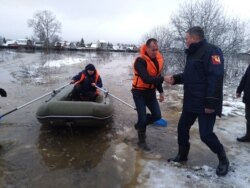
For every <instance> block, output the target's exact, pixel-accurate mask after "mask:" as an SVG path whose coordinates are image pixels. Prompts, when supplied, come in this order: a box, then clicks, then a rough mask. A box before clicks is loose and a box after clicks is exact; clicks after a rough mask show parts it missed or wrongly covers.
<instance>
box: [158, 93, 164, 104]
mask: <svg viewBox="0 0 250 188" xmlns="http://www.w3.org/2000/svg"><path fill="white" fill-rule="evenodd" d="M159 101H160V102H163V101H164V93H160V99H159Z"/></svg>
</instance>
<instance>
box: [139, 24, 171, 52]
mask: <svg viewBox="0 0 250 188" xmlns="http://www.w3.org/2000/svg"><path fill="white" fill-rule="evenodd" d="M149 38H155V39H156V40H157V41H158V45H159V48H160V50H161V51H163V52H164V51H166V49H167V48H170V46H171V44H172V43H173V41H174V36H173V34H172V32H171V31H170V30H169V29H168V28H167V27H164V26H157V27H154V28H153V29H152V30H151V31H150V32H148V33H146V34H145V35H144V37H143V39H142V40H143V42H145V41H146V40H147V39H149Z"/></svg>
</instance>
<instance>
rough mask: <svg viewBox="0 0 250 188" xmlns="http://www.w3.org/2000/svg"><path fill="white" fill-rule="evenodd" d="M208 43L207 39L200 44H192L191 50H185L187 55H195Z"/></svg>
mask: <svg viewBox="0 0 250 188" xmlns="http://www.w3.org/2000/svg"><path fill="white" fill-rule="evenodd" d="M206 43H207V40H206V39H203V40H201V41H200V42H197V43H193V44H190V46H189V48H188V49H186V50H185V53H186V54H187V55H189V54H193V53H195V52H196V51H197V50H198V49H199V48H200V47H201V46H203V45H204V44H206Z"/></svg>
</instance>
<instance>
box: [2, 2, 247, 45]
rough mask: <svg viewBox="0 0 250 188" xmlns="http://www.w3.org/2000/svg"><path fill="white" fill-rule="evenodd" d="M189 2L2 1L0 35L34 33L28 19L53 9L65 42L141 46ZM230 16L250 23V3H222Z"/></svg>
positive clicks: (15, 36)
mask: <svg viewBox="0 0 250 188" xmlns="http://www.w3.org/2000/svg"><path fill="white" fill-rule="evenodd" d="M185 1H186V0H0V7H1V8H0V36H3V37H5V38H12V39H18V38H25V37H30V36H32V34H33V31H32V28H28V26H27V20H28V19H30V18H32V17H33V15H34V13H35V12H36V11H38V10H50V11H52V12H53V13H54V14H55V15H56V18H57V20H58V21H60V22H61V23H62V32H61V34H60V36H61V37H62V38H63V40H68V41H79V40H80V39H81V38H84V40H85V42H96V41H97V40H98V39H103V40H106V41H109V42H112V43H117V42H125V43H138V42H140V40H141V38H142V36H143V35H144V34H145V33H146V32H148V31H150V29H152V28H153V27H154V26H158V25H164V24H167V23H168V22H169V18H170V16H171V14H173V13H175V12H176V11H177V10H178V6H179V4H180V3H182V2H185ZM220 2H221V3H222V5H223V6H224V7H225V11H226V12H227V14H228V15H229V16H231V15H232V16H238V17H239V18H242V19H244V20H250V11H249V10H250V1H249V0H220Z"/></svg>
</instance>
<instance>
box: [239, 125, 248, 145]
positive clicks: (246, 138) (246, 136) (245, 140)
mask: <svg viewBox="0 0 250 188" xmlns="http://www.w3.org/2000/svg"><path fill="white" fill-rule="evenodd" d="M237 141H239V142H250V123H247V133H246V135H245V136H243V137H240V138H237Z"/></svg>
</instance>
